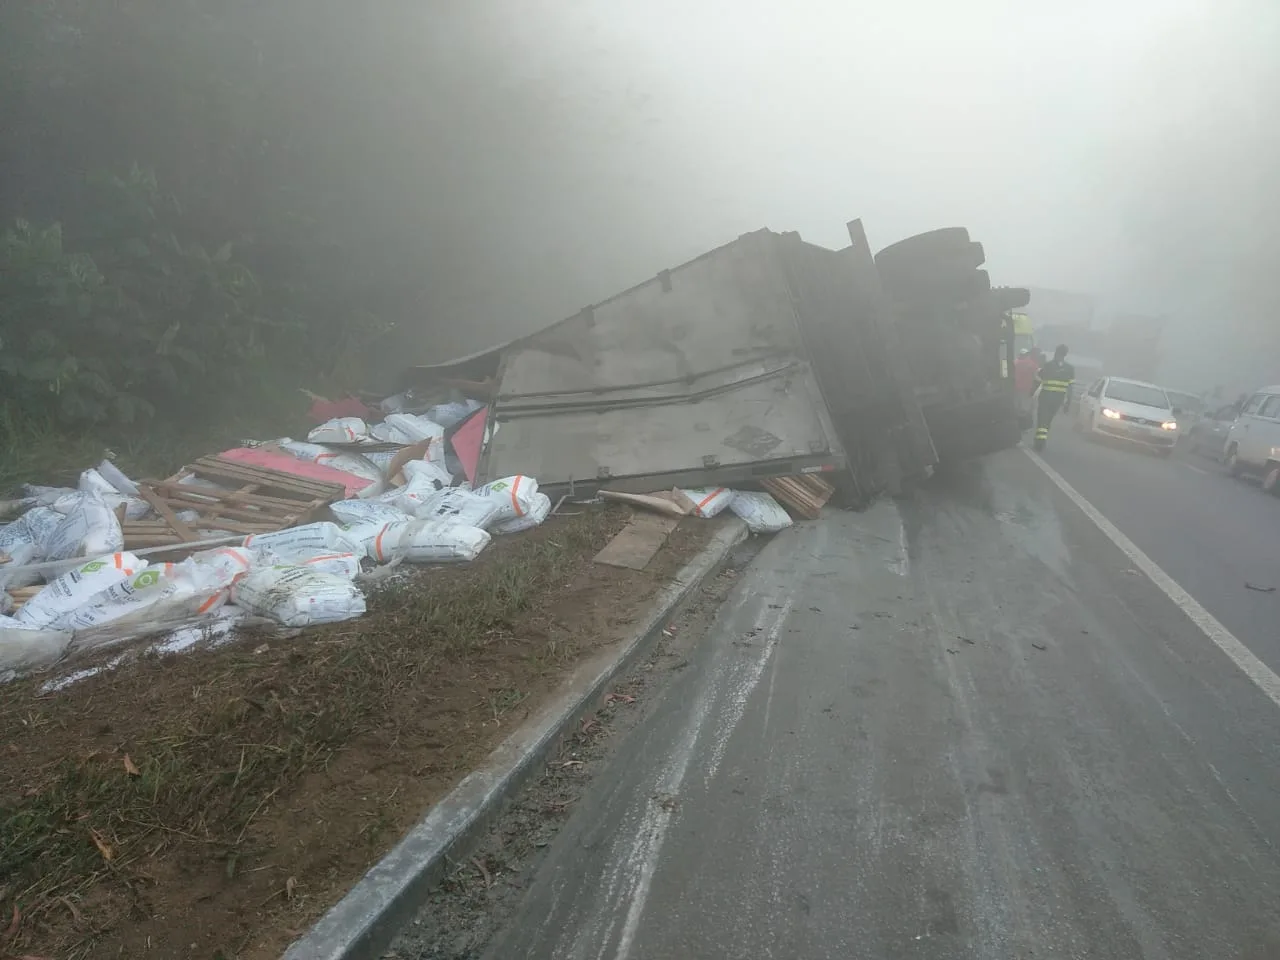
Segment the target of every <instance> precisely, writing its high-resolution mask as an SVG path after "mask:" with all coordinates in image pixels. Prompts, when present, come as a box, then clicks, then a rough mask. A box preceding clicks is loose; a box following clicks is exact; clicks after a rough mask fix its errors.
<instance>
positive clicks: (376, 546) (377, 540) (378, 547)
mask: <svg viewBox="0 0 1280 960" xmlns="http://www.w3.org/2000/svg"><path fill="white" fill-rule="evenodd" d="M389 526H391V524H389V523H388V524H386V526H384V527H383V528H382V529H381V530H379V531H378V535H377V536H376V537H374V538H373V552H374V553H375V554H377V557H378V562H379V563H381V562H382V535H383V534H384V533H386V532H387V527H389Z"/></svg>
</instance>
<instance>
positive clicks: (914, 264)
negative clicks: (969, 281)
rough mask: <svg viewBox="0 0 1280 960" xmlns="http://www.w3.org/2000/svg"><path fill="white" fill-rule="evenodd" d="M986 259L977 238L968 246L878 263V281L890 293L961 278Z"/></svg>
mask: <svg viewBox="0 0 1280 960" xmlns="http://www.w3.org/2000/svg"><path fill="white" fill-rule="evenodd" d="M985 260H986V252H985V251H984V250H983V249H982V244H980V243H978V242H977V241H976V240H975V241H973V242H972V243H970V244H968V246H967V247H965V248H963V249H961V250H959V251H957V252H955V253H948V254H945V255H943V256H939V257H922V258H919V259H905V260H897V261H894V260H890V261H888V262H887V264H886V265H885V266H883V267H879V268H878V269H879V272H880V282H881V284H882V285H883V286H884V289H885V291H886V292H887V293H889V294H890V295H891V296H892V295H893V294H894V293H896V292H898V291H902V290H906V289H909V288H910V287H913V286H916V285H918V284H930V285H934V284H938V283H946V282H948V281H951V280H960V279H962V278H964V277H966V276H968V275H969V274H970V273H972V272H973V271H974V270H976V269H977V268H978V267H980V266H982V264H983V263H984V262H985Z"/></svg>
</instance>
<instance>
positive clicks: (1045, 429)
mask: <svg viewBox="0 0 1280 960" xmlns="http://www.w3.org/2000/svg"><path fill="white" fill-rule="evenodd" d="M1047 436H1049V428H1048V427H1041V428H1040V429H1039V430H1037V431H1036V437H1037V438H1038V439H1040V440H1043V439H1044V438H1045V437H1047Z"/></svg>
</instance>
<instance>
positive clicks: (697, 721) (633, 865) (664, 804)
mask: <svg viewBox="0 0 1280 960" xmlns="http://www.w3.org/2000/svg"><path fill="white" fill-rule="evenodd" d="M770 601H771V598H769V597H765V598H764V602H763V605H762V608H761V610H760V613H759V615H758V616H757V617H756V621H755V626H756V628H757V629H758V630H761V631H763V632H764V634H765V643H764V644H763V645H762V647H761V650H760V653H759V654H758V655H757V656H756V657H755V658H754V659H752V660H751V661H750V662H749V663H748V664H746V666H745V671H744V672H743V673H741V674H739V673H738V672H737V669H736V668H737V666H738V664H737V663H736V662H735V661H736V658H732V657H731V658H729V659H726V660H722V661H721V663H720V665H719V666H718V668H717V670H716V673H715V675H714V676H713V679H712V682H711V683H710V684H709V685H708V686H707V687H706V688H704V689H703V692H702V693H701V694H700V695H699V697H698V699H697V701H696V702H695V704H694V708H693V715H692V717H691V718H690V720H689V723H688V725H687V726H686V727H685V729H684V731H683V733H682V736H681V738H680V742H679V744H678V745H677V746H676V748H675V750H674V751H673V753H672V755H671V758H670V760H669V762H668V764H667V766H666V767H665V768H664V769H663V770H662V772H661V773H660V774H659V776H658V779H657V782H656V783H655V784H654V787H653V789H652V790H651V791H650V794H649V796H648V797H647V798H646V799H645V801H644V804H645V806H644V811H643V813H642V814H641V816H640V821H639V824H638V827H637V829H636V832H635V836H634V838H633V839H632V841H631V843H630V845H629V847H628V849H627V853H626V855H625V856H622V857H615V860H616V861H621V863H622V864H623V865H624V866H625V869H626V871H627V873H626V876H625V878H622V882H623V884H625V886H626V887H628V888H629V889H627V890H623V891H621V895H620V896H617V897H616V899H615V894H614V889H615V887H616V886H617V880H618V879H620V878H619V877H615V878H614V881H613V882H611V883H610V892H609V899H611V900H613V901H614V902H615V903H618V904H621V903H626V904H627V913H626V918H625V920H624V921H623V926H622V932H621V933H620V934H619V935H618V945H617V948H616V949H615V951H614V954H613V957H614V960H627V958H628V957H629V956H630V955H631V951H632V949H633V948H634V947H635V942H636V934H637V933H638V932H639V929H640V918H641V917H642V916H643V915H644V910H645V906H646V904H647V902H648V900H649V891H650V889H651V888H652V886H653V876H654V873H655V872H656V871H657V868H658V857H659V855H660V854H661V853H662V846H663V843H664V842H665V841H666V838H667V829H668V828H669V827H670V825H671V820H672V818H673V816H674V815H675V810H676V808H677V798H678V797H679V794H680V789H681V787H682V786H683V785H684V780H685V776H686V774H687V773H688V770H689V764H690V762H691V761H692V759H693V754H694V751H695V748H696V747H697V746H698V743H699V741H700V740H702V739H703V736H704V734H709V735H710V737H711V758H710V760H709V762H708V763H707V764H706V769H707V770H708V771H709V773H708V774H707V779H708V780H710V778H711V777H712V776H713V775H714V774H715V771H716V769H717V768H718V767H719V765H720V762H721V760H723V759H724V752H725V748H726V747H727V746H728V742H729V737H730V736H731V735H732V734H733V731H734V730H735V729H736V728H737V726H738V723H739V722H740V721H741V720H742V715H743V713H744V712H745V710H746V707H747V700H748V699H749V698H750V696H751V692H752V691H753V690H754V689H755V688H756V686H757V685H758V684H759V683H760V678H761V677H762V676H763V674H764V668H765V666H766V665H767V664H768V662H769V659H770V658H771V657H772V656H773V652H774V650H775V649H776V647H777V646H778V639H779V637H780V636H781V634H782V627H783V624H784V623H785V622H786V619H787V615H788V614H789V613H790V612H791V602H792V601H791V598H790V597H788V598H787V599H786V600H784V601H783V602H782V603H780V604H776V605H775V604H773V603H771V602H770ZM726 674H728V675H730V676H726ZM726 687H727V688H726ZM721 692H723V693H724V694H725V697H724V698H723V699H722V698H721V697H720V694H721ZM717 714H718V715H717ZM708 721H711V724H712V726H711V728H710V729H708V728H707V723H708ZM619 842H621V843H625V840H624V838H623V837H621V836H620V837H619ZM614 849H615V850H617V849H618V844H615V847H614ZM615 922H616V915H615ZM612 932H613V923H610V925H609V930H608V933H606V935H605V937H604V938H603V940H602V942H601V943H600V952H599V954H598V956H600V957H603V956H604V955H605V952H606V951H607V949H608V938H609V937H610V936H611V935H612ZM585 946H586V945H585V943H584V942H583V941H582V936H581V931H580V934H579V938H578V942H575V944H574V950H573V954H572V955H573V956H580V955H581V954H582V953H583V952H584V947H585Z"/></svg>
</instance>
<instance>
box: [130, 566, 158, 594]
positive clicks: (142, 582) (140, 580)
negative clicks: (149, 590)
mask: <svg viewBox="0 0 1280 960" xmlns="http://www.w3.org/2000/svg"><path fill="white" fill-rule="evenodd" d="M159 582H160V571H159V570H143V571H142V572H141V573H140V574H138V575H137V576H136V577H134V578H133V585H134V586H135V587H137V588H138V589H139V590H141V589H142V588H143V587H154V586H155V585H156V584H157V583H159Z"/></svg>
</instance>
